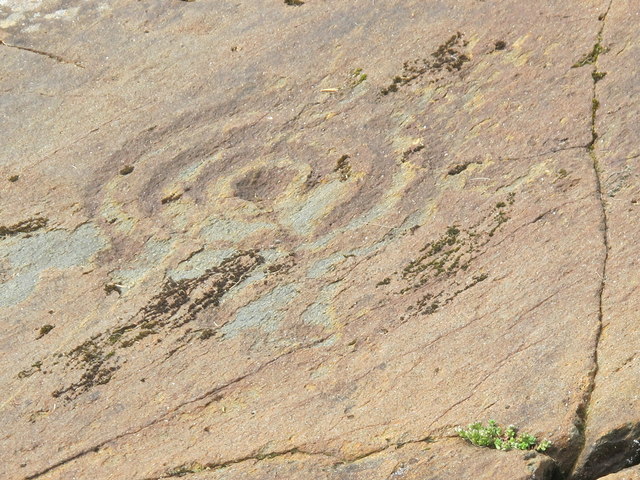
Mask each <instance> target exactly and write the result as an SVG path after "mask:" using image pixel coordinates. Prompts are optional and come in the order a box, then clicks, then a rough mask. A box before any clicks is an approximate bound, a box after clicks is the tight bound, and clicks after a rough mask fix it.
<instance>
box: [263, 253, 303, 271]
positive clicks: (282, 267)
mask: <svg viewBox="0 0 640 480" xmlns="http://www.w3.org/2000/svg"><path fill="white" fill-rule="evenodd" d="M295 256H296V254H295V253H294V252H292V253H290V254H289V255H287V256H286V257H285V258H284V259H283V260H282V261H280V262H278V263H274V264H272V265H269V266H268V267H267V268H266V270H267V273H268V274H271V275H284V274H287V273H289V271H290V270H291V269H292V268H293V267H295V265H296V261H295Z"/></svg>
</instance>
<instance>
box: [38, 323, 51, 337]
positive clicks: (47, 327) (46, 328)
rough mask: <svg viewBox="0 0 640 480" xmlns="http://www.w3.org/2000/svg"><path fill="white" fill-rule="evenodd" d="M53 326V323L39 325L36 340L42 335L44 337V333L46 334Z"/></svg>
mask: <svg viewBox="0 0 640 480" xmlns="http://www.w3.org/2000/svg"><path fill="white" fill-rule="evenodd" d="M54 328H55V325H51V324H46V325H43V326H41V327H40V330H38V336H37V338H36V339H37V340H39V339H41V338H42V337H44V336H45V335H46V334H48V333H49V332H50V331H51V330H53V329H54Z"/></svg>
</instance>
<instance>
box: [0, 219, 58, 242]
mask: <svg viewBox="0 0 640 480" xmlns="http://www.w3.org/2000/svg"><path fill="white" fill-rule="evenodd" d="M48 222H49V220H48V219H46V218H43V217H34V218H29V219H27V220H23V221H21V222H18V223H16V224H14V225H10V226H8V227H7V226H0V238H3V237H9V236H12V235H18V234H20V233H31V232H35V231H36V230H40V229H41V228H44V227H46V226H47V223H48Z"/></svg>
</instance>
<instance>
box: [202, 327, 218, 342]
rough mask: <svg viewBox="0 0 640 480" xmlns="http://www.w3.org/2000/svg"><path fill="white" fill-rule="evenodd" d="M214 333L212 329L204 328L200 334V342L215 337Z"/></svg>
mask: <svg viewBox="0 0 640 480" xmlns="http://www.w3.org/2000/svg"><path fill="white" fill-rule="evenodd" d="M215 334H216V331H215V330H214V329H212V328H205V329H204V330H202V331H201V332H200V340H208V339H209V338H211V337H213V336H215Z"/></svg>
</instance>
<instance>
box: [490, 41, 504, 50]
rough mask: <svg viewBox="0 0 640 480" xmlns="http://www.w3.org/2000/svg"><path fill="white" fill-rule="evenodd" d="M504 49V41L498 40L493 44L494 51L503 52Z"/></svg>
mask: <svg viewBox="0 0 640 480" xmlns="http://www.w3.org/2000/svg"><path fill="white" fill-rule="evenodd" d="M505 48H507V42H505V41H504V40H498V41H497V42H496V43H494V44H493V49H494V51H500V50H504V49H505Z"/></svg>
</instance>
